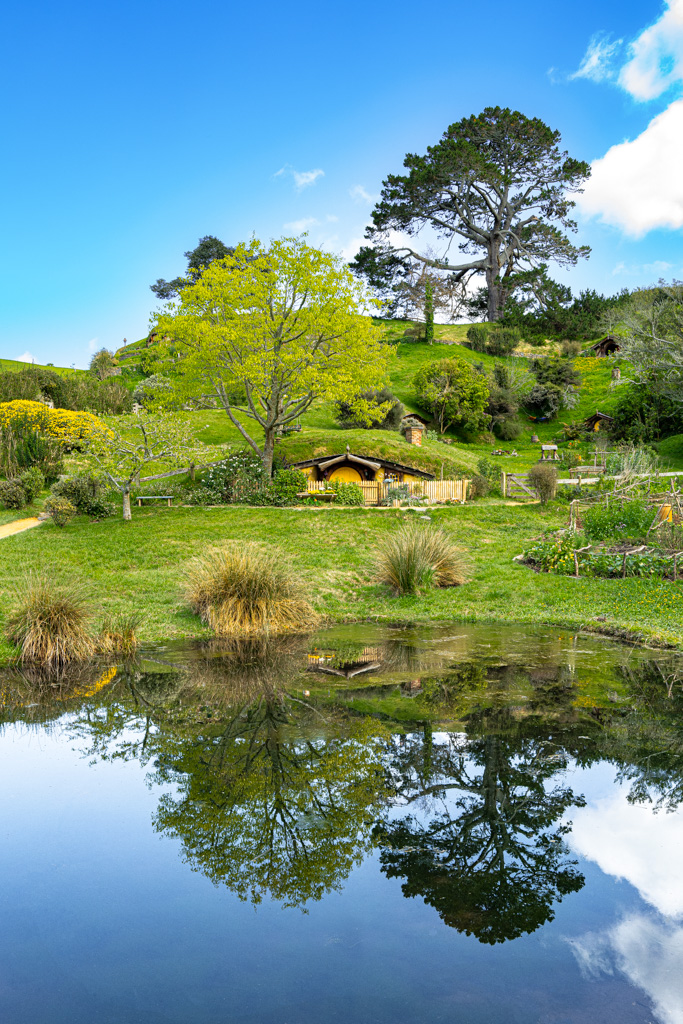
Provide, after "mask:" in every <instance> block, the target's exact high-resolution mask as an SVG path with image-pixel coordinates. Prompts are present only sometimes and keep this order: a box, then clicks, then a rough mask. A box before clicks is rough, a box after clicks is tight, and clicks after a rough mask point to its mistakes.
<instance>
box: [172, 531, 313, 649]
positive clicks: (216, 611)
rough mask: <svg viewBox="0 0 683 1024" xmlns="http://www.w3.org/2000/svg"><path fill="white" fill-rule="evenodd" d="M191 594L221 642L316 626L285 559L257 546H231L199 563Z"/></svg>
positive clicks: (194, 565)
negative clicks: (225, 638) (242, 635)
mask: <svg viewBox="0 0 683 1024" xmlns="http://www.w3.org/2000/svg"><path fill="white" fill-rule="evenodd" d="M185 592H186V596H187V598H188V600H189V602H190V605H191V606H192V609H193V610H194V611H195V612H196V613H197V614H198V615H200V616H201V618H202V621H204V622H206V623H207V625H209V626H210V627H211V629H212V630H213V631H214V633H215V634H216V635H217V636H232V635H234V634H235V633H253V632H261V631H264V630H268V631H270V632H279V631H282V630H291V629H302V628H304V627H305V626H309V625H311V624H312V623H314V622H315V620H316V615H315V613H314V611H313V609H312V608H311V606H310V604H309V603H308V601H307V600H306V599H305V597H304V595H303V587H302V585H301V579H300V575H299V574H298V573H297V572H296V570H295V569H294V568H293V566H292V565H291V564H290V563H289V562H288V560H287V559H286V557H285V556H284V555H283V553H282V552H281V551H278V550H277V549H266V548H263V547H261V546H259V545H257V544H234V543H231V544H226V545H224V546H223V547H222V548H215V549H213V550H211V551H208V552H207V553H206V554H205V555H201V556H200V557H198V558H196V559H194V560H193V561H192V562H191V563H190V564H189V566H188V568H187V572H186V588H185Z"/></svg>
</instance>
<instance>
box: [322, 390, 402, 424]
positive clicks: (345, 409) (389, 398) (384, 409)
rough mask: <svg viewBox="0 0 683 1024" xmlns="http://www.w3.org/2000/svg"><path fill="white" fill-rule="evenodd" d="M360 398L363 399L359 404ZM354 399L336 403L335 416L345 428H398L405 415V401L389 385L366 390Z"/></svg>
mask: <svg viewBox="0 0 683 1024" xmlns="http://www.w3.org/2000/svg"><path fill="white" fill-rule="evenodd" d="M358 398H359V399H360V400H361V405H360V406H359V402H358ZM358 398H357V399H356V400H354V401H350V400H347V399H342V401H340V402H336V403H335V407H334V408H335V418H336V420H337V422H338V423H339V426H340V427H343V428H344V429H349V428H351V429H352V428H358V429H363V430H398V428H399V426H400V425H401V420H402V419H403V417H404V415H405V408H404V406H403V403H402V402H400V401H399V399H398V398H397V397H396V395H394V394H393V393H392V392H391V391H390V390H389V388H388V387H383V388H377V389H375V390H370V391H364V392H363V393H362V394H361V395H359V396H358Z"/></svg>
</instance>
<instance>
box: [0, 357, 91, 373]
mask: <svg viewBox="0 0 683 1024" xmlns="http://www.w3.org/2000/svg"><path fill="white" fill-rule="evenodd" d="M30 366H35V367H36V369H42V370H54V372H55V373H61V374H63V375H64V376H65V377H68V376H71V375H72V374H79V373H85V372H86V371H85V370H74V369H72V367H70V366H44V365H43V364H42V363H24V362H23V361H22V360H20V359H0V370H1V371H2V372H3V373H7V372H10V373H18V372H19V370H26V369H27V368H28V367H30Z"/></svg>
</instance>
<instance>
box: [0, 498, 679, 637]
mask: <svg viewBox="0 0 683 1024" xmlns="http://www.w3.org/2000/svg"><path fill="white" fill-rule="evenodd" d="M415 514H416V513H414V512H408V511H398V510H394V509H392V510H386V511H385V510H375V509H332V508H326V509H320V510H318V509H309V508H305V509H301V510H295V509H265V508H245V507H235V506H232V507H230V506H228V507H220V508H172V509H168V508H165V507H163V508H146V509H142V510H138V509H135V511H134V518H133V521H132V522H131V523H128V524H126V523H123V522H122V521H119V520H113V519H111V520H105V521H103V522H91V521H89V520H88V519H86V518H83V517H79V518H77V519H76V520H75V521H74V522H73V523H72V524H71V525H70V526H68V527H66V528H65V529H63V530H60V529H58V528H57V527H55V526H53V525H52V524H51V523H46V524H45V525H43V526H41V527H39V528H37V529H35V530H30V531H28V532H26V533H23V534H19V535H17V536H15V537H9V538H7V539H4V540H2V541H0V544H1V547H0V551H1V552H2V556H3V557H2V561H1V563H0V625H2V623H4V621H5V618H6V615H7V613H8V609H10V608H11V607H12V603H13V591H14V587H15V584H16V581H17V579H18V578H21V577H22V575H23V574H24V573H26V572H28V571H30V570H33V571H36V570H39V571H44V572H46V573H47V574H49V575H50V576H51V577H54V578H66V579H77V580H81V581H83V582H84V584H85V585H86V586H87V588H88V590H89V593H90V594H91V596H92V607H93V612H94V614H95V615H96V617H101V616H102V615H103V614H104V613H107V612H112V613H117V612H129V611H132V610H137V611H139V612H141V613H142V615H143V625H142V628H141V635H142V638H143V640H145V641H148V642H161V641H163V640H168V639H171V638H192V637H201V636H206V635H207V631H206V629H205V628H204V627H202V625H201V623H200V622H199V620H198V619H197V617H196V616H195V615H193V614H192V613H191V612H190V611H189V610H188V608H187V607H186V605H185V602H184V600H183V596H182V585H183V584H182V580H183V567H184V565H185V564H186V563H187V561H188V560H189V559H190V558H191V557H192V556H193V555H195V554H197V553H199V552H201V551H204V550H205V549H206V547H207V546H211V545H215V544H219V543H221V542H223V541H226V540H237V541H240V542H243V541H247V540H254V541H258V542H259V543H262V544H264V545H266V546H277V547H279V548H280V549H281V550H282V551H283V553H284V554H285V555H286V556H288V557H289V558H291V559H292V560H293V561H294V562H295V564H296V565H297V566H298V568H299V570H300V573H301V579H302V583H303V584H304V585H305V587H306V588H307V589H308V590H309V592H310V594H311V597H312V600H313V603H314V605H315V607H316V608H317V610H318V611H319V612H320V614H321V615H322V616H323V617H324V620H325V621H328V622H348V621H355V620H371V621H383V622H406V623H407V622H425V621H445V620H453V621H461V622H462V621H481V622H522V623H524V622H526V623H547V624H555V625H561V626H567V627H571V628H573V629H575V628H578V627H581V626H585V627H587V628H591V629H600V630H606V631H614V632H615V633H617V634H619V635H622V634H623V635H631V636H633V637H634V638H636V637H640V638H643V639H645V640H649V641H656V642H666V643H673V644H676V645H678V646H680V645H683V627H682V625H681V624H682V622H683V589H681V588H679V587H678V586H676V585H672V584H670V583H663V582H656V581H655V582H653V581H649V580H643V579H625V580H601V579H579V580H575V579H572V578H567V577H561V576H550V575H539V574H536V573H534V572H532V571H531V570H529V569H527V568H525V567H522V566H520V565H519V564H518V563H516V562H513V561H512V558H513V556H514V555H516V554H518V553H519V552H520V551H521V550H522V549H523V548H524V546H525V544H526V543H527V542H528V541H529V540H530V539H531V538H532V537H535V536H538V534H539V533H540V532H541V531H542V530H544V529H549V528H555V527H558V526H560V525H562V524H564V523H566V520H567V508H566V506H560V505H558V506H554V507H548V508H546V509H544V508H541V507H540V506H538V505H527V506H521V505H519V506H506V505H503V504H493V503H488V504H478V505H467V506H464V507H457V508H439V509H433V510H431V511H430V518H431V519H432V521H433V522H434V523H436V524H439V525H442V526H443V527H444V529H445V530H446V531H447V532H448V533H449V534H450V535H452V537H453V538H454V539H455V540H456V542H457V543H458V544H459V545H460V546H462V547H463V548H464V549H466V550H467V551H468V552H469V553H470V555H471V558H472V565H473V575H472V579H471V581H470V582H469V583H467V584H465V585H464V586H462V587H460V588H458V589H449V590H432V591H430V592H428V593H427V594H425V595H424V596H423V597H404V598H396V597H393V596H391V594H389V593H388V592H387V591H385V590H384V589H383V588H382V587H380V586H379V585H377V584H375V583H374V582H373V581H372V553H373V549H374V547H375V545H376V544H377V542H378V541H379V540H380V539H381V538H382V537H383V536H385V535H386V534H387V532H389V531H391V530H395V529H396V528H397V526H398V525H399V522H400V521H401V520H402V519H403V518H404V517H406V516H413V515H415ZM603 615H604V616H606V620H605V621H604V622H598V621H597V617H598V616H603ZM9 654H10V650H9V648H8V646H7V645H5V646H4V647H0V656H3V657H7V656H9Z"/></svg>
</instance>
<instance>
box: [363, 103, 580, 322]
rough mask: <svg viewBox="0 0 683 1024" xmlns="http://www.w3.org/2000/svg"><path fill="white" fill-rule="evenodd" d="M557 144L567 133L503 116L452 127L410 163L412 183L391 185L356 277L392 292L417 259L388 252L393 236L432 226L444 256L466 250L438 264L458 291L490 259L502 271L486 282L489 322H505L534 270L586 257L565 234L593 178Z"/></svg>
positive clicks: (400, 180)
mask: <svg viewBox="0 0 683 1024" xmlns="http://www.w3.org/2000/svg"><path fill="white" fill-rule="evenodd" d="M559 142H560V134H559V132H557V131H553V130H552V129H551V128H549V127H548V126H547V125H546V124H544V123H543V122H542V121H541V120H540V119H538V118H527V117H525V116H524V115H523V114H521V113H520V112H519V111H513V110H509V109H507V108H506V109H503V108H501V107H487V108H486V109H485V110H484V111H482V113H481V114H479V115H475V116H472V117H468V118H463V119H462V120H461V121H458V122H457V123H455V124H452V125H450V126H449V127H448V128H447V129H446V131H445V132H444V135H443V137H442V139H441V140H440V141H439V142H438V143H437V144H436V145H434V146H430V147H429V148H428V150H427V153H426V154H425V155H424V156H419V155H417V154H414V153H409V154H408V155H407V156H406V157H405V160H404V165H405V167H406V170H407V173H406V174H405V175H398V174H390V175H388V176H387V178H386V180H385V182H384V185H383V188H382V194H381V198H380V201H379V202H378V203H377V205H376V206H375V208H374V210H373V212H372V226H371V228H369V229H368V231H367V232H366V235H367V237H368V239H369V240H371V241H374V242H375V245H374V246H366V247H364V248H363V249H361V251H360V252H359V254H358V256H357V257H356V260H355V263H354V264H353V266H354V267H355V269H356V271H357V272H359V273H364V274H368V272H371V273H372V275H373V276H372V280H373V282H374V283H375V284H380V285H383V286H384V287H389V286H390V285H391V283H392V281H393V280H395V278H396V277H397V275H398V274H400V273H401V272H402V273H404V274H405V273H406V271H405V269H403V270H401V266H402V267H403V268H405V265H406V263H408V262H409V257H407V256H406V257H405V258H401V257H402V251H401V249H400V248H399V247H396V248H392V247H391V246H390V245H388V244H387V242H386V237H387V234H388V233H389V232H390V231H392V230H393V231H401V232H405V231H407V232H408V233H411V232H412V231H413V230H415V229H416V228H417V225H419V226H420V227H422V226H424V225H425V224H426V225H430V226H431V227H433V228H434V230H435V232H436V233H437V235H438V236H439V237H440V238H441V239H443V241H444V249H445V251H446V252H448V250H449V248H451V249H452V250H453V251H457V250H458V248H459V250H460V251H459V252H458V259H457V262H455V263H447V262H446V261H445V260H444V261H440V262H439V269H442V270H443V271H444V272H448V271H451V272H454V273H455V274H456V275H457V280H458V282H459V283H461V284H465V283H466V282H467V281H468V280H470V279H471V278H472V277H473V276H474V275H475V274H478V273H479V272H480V269H481V266H482V260H483V259H484V258H485V259H486V260H487V262H488V264H489V266H490V267H491V268H494V267H495V268H496V269H495V270H493V269H491V270H490V271H489V272H488V273H487V280H486V289H487V296H486V299H487V303H486V307H487V308H486V315H487V318H488V319H489V320H492V321H493V320H497V318H498V316H499V314H500V313H501V312H502V310H503V307H504V306H505V302H506V299H507V297H508V295H509V294H510V293H511V292H512V291H514V289H515V287H516V286H517V284H518V281H519V277H520V275H527V276H528V275H529V274H530V273H533V272H534V271H533V270H531V269H530V267H531V268H533V266H534V264H536V263H541V264H542V265H543V266H544V267H546V266H547V263H548V261H549V260H553V261H556V262H558V263H559V264H561V265H572V264H574V263H576V262H577V260H578V259H579V258H580V257H585V256H587V255H588V252H589V250H588V248H587V247H585V246H583V247H580V248H577V247H575V246H573V245H572V244H571V243H570V241H569V238H568V236H567V234H565V233H564V231H571V230H573V229H574V228H575V224H574V222H573V220H572V219H571V208H572V206H573V205H574V204H573V201H572V200H571V199H570V195H571V193H572V192H574V191H576V190H578V189H580V187H581V184H582V183H583V181H584V180H585V178H586V177H587V176H588V175H589V174H590V168H589V166H588V164H587V163H585V162H582V161H578V160H574V159H572V158H570V157H568V156H567V154H566V153H563V152H561V150H560V148H559ZM453 195H457V197H458V198H457V201H456V202H454V201H453V199H452V196H453ZM563 229H564V231H563ZM373 249H374V250H375V253H374V255H371V251H372V250H373ZM368 250H370V252H369V251H368ZM463 253H467V254H468V255H467V256H464V255H463ZM396 257H399V266H398V267H397V266H396V264H395V262H392V260H395V259H396ZM413 258H414V257H413ZM499 267H500V268H505V269H504V270H503V272H502V273H499V272H498V269H497V268H499Z"/></svg>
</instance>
